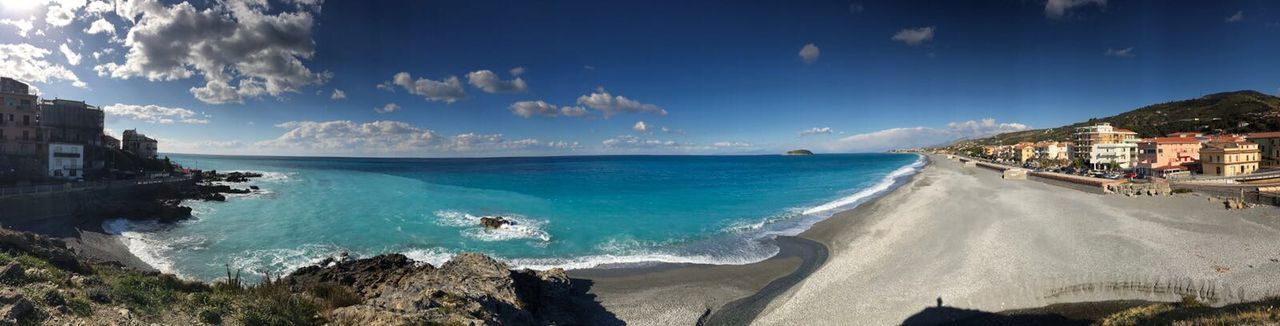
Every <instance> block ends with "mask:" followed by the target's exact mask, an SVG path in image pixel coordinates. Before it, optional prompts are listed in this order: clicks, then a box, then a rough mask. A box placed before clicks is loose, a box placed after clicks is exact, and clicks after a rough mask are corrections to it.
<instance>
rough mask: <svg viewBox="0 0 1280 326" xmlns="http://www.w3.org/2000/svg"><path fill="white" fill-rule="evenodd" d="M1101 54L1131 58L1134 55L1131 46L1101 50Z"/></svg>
mask: <svg viewBox="0 0 1280 326" xmlns="http://www.w3.org/2000/svg"><path fill="white" fill-rule="evenodd" d="M1102 54H1103V55H1106V56H1108V57H1120V58H1132V57H1133V56H1134V54H1133V47H1127V48H1123V49H1107V51H1106V52H1103V53H1102Z"/></svg>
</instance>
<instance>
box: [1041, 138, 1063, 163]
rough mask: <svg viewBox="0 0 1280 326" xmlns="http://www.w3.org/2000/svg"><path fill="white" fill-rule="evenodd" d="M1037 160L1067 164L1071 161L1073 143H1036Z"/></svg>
mask: <svg viewBox="0 0 1280 326" xmlns="http://www.w3.org/2000/svg"><path fill="white" fill-rule="evenodd" d="M1036 158H1037V159H1042V160H1051V161H1059V162H1065V161H1070V160H1071V143H1069V142H1056V141H1042V142H1037V143H1036Z"/></svg>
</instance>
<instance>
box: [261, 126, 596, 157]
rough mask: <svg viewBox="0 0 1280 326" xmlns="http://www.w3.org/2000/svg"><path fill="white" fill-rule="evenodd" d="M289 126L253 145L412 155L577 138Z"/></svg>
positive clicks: (543, 145)
mask: <svg viewBox="0 0 1280 326" xmlns="http://www.w3.org/2000/svg"><path fill="white" fill-rule="evenodd" d="M276 127H279V128H283V129H288V131H286V132H285V133H284V134H283V135H280V137H277V138H275V139H272V140H267V141H261V142H257V143H256V144H255V145H257V146H259V147H260V148H262V149H266V150H276V151H286V152H292V153H305V154H313V155H315V154H328V155H333V154H338V155H352V154H354V155H375V156H385V155H409V156H415V155H417V156H421V155H426V154H431V153H433V152H434V153H439V152H486V151H494V152H496V151H510V150H530V149H560V150H562V149H576V148H579V147H580V145H579V144H578V143H576V142H564V141H549V142H548V141H542V140H537V139H517V140H508V139H506V138H505V137H504V136H503V135H502V134H480V133H462V134H458V135H454V136H440V135H437V134H436V132H435V131H432V130H430V129H426V128H421V127H417V126H414V125H411V124H408V123H405V122H400V121H374V122H366V123H357V122H353V121H349V120H338V121H324V122H317V121H290V122H285V123H281V124H278V125H276Z"/></svg>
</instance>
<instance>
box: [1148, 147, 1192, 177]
mask: <svg viewBox="0 0 1280 326" xmlns="http://www.w3.org/2000/svg"><path fill="white" fill-rule="evenodd" d="M1199 160H1200V140H1198V139H1196V138H1195V137H1156V138H1147V139H1142V140H1140V141H1138V172H1139V173H1142V174H1145V175H1157V176H1161V175H1164V174H1165V173H1168V172H1175V171H1187V169H1188V168H1187V167H1186V166H1187V165H1191V164H1194V163H1196V162H1197V161H1199Z"/></svg>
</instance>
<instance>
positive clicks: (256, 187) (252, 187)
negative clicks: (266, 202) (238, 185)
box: [249, 186, 259, 190]
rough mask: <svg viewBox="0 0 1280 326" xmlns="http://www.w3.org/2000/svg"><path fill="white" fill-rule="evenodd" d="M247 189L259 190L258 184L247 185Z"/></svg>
mask: <svg viewBox="0 0 1280 326" xmlns="http://www.w3.org/2000/svg"><path fill="white" fill-rule="evenodd" d="M249 189H250V190H259V189H258V186H249Z"/></svg>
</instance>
